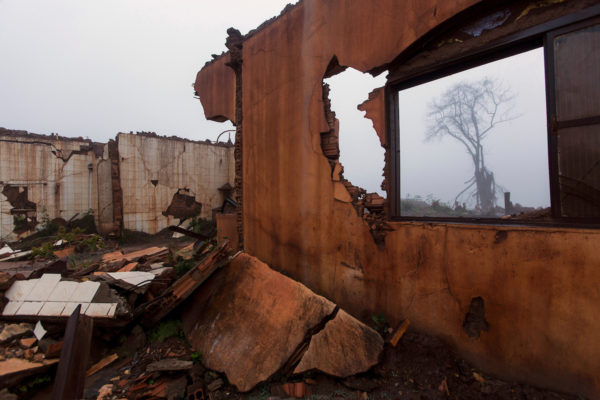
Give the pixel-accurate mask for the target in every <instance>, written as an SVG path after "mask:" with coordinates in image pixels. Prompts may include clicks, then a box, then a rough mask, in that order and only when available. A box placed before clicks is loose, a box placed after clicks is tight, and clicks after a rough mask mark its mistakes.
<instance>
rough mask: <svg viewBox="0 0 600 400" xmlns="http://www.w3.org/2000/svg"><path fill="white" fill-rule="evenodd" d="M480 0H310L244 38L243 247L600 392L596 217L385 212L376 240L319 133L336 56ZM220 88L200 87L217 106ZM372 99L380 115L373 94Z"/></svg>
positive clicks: (343, 302) (338, 298)
mask: <svg viewBox="0 0 600 400" xmlns="http://www.w3.org/2000/svg"><path fill="white" fill-rule="evenodd" d="M476 3H478V1H476V0H459V1H455V2H448V1H435V0H423V1H419V2H414V1H397V0H371V1H368V2H365V1H361V0H330V1H318V0H304V1H301V2H300V3H299V4H298V5H296V6H295V7H293V8H291V9H287V10H286V11H285V12H284V13H283V14H282V15H281V16H280V17H279V18H278V19H276V20H275V21H271V22H269V23H267V24H265V26H263V27H261V28H260V29H259V30H258V31H256V32H253V33H252V34H250V35H248V36H247V37H246V38H245V40H244V42H243V63H242V70H241V71H242V73H243V80H241V81H242V85H241V88H239V89H241V90H239V91H238V95H240V96H241V99H240V100H241V101H240V102H239V103H238V105H239V104H241V107H242V111H243V112H242V114H243V122H242V123H241V126H242V127H243V151H242V155H243V186H242V188H243V196H244V202H243V240H244V247H245V250H246V251H247V252H248V253H250V254H252V255H254V256H257V257H258V258H260V259H261V260H262V261H264V262H266V263H267V264H269V265H271V266H272V267H274V268H277V269H280V270H283V271H285V273H287V274H290V275H291V276H292V277H294V278H295V279H298V280H300V281H302V282H303V283H305V284H307V285H308V286H309V287H311V288H312V289H313V290H315V291H316V292H317V293H320V294H323V295H325V296H326V297H328V298H330V299H332V300H333V301H335V302H336V303H338V304H340V306H341V307H343V308H345V309H348V310H350V311H351V312H352V313H353V314H354V315H356V316H359V317H362V318H367V317H369V316H370V315H373V314H378V313H380V312H381V313H383V315H385V317H386V318H387V319H388V320H389V321H391V322H392V323H396V322H398V321H400V320H402V319H404V318H409V319H410V320H411V322H412V323H413V326H415V327H416V328H417V329H419V330H421V331H424V332H428V333H430V334H435V335H438V336H440V337H442V338H444V339H445V340H446V341H447V342H449V343H450V344H451V345H453V346H454V347H455V348H456V349H457V350H458V351H459V352H460V353H461V354H462V355H463V356H465V357H467V358H468V359H470V360H471V361H473V362H475V363H476V364H477V365H479V366H480V367H481V368H483V369H484V370H486V371H487V372H490V373H494V374H497V375H500V376H502V377H505V378H509V379H515V380H523V381H528V382H532V383H534V384H539V385H542V386H545V387H551V388H555V389H558V390H563V391H570V392H573V393H582V394H586V395H588V396H591V397H594V398H595V397H598V396H600V364H599V363H598V360H599V359H600V342H599V341H598V340H597V337H598V334H597V332H599V331H600V319H598V318H597V314H598V313H599V312H600V290H599V286H598V285H599V282H600V268H599V266H600V252H598V251H597V249H598V247H599V246H600V233H599V232H598V231H596V230H582V229H569V228H533V227H530V228H518V227H507V226H504V227H499V226H479V225H477V226H476V225H466V224H462V225H461V224H442V223H437V224H432V223H427V224H425V223H399V222H388V223H387V226H388V227H389V229H390V231H388V232H387V235H386V236H385V237H384V239H383V242H381V243H376V242H375V240H374V236H373V235H372V234H371V229H370V228H371V227H370V222H369V221H367V220H366V219H365V218H363V217H362V216H361V215H359V214H358V213H357V211H356V209H355V207H354V206H353V204H351V194H350V193H348V192H347V190H346V187H345V186H344V185H343V183H341V182H340V181H339V179H336V176H335V175H336V172H335V169H334V170H333V171H334V173H333V174H332V165H331V164H330V162H329V160H328V159H327V157H325V156H324V154H323V150H322V148H321V133H323V132H328V131H330V130H331V127H330V124H328V121H327V119H326V113H325V112H324V109H325V107H324V101H323V95H322V93H323V89H322V80H323V78H324V76H325V75H326V72H327V70H328V66H329V65H330V62H331V61H332V60H333V59H334V56H336V57H337V60H338V62H339V64H340V65H342V66H348V67H352V68H355V69H358V70H360V71H363V72H366V71H370V70H373V69H376V68H379V67H381V66H384V65H386V64H388V63H390V62H392V60H394V58H395V57H397V56H398V55H399V54H400V53H402V51H403V50H405V49H406V48H407V47H408V46H410V45H411V44H412V43H414V42H415V40H417V39H418V38H420V37H422V36H423V35H424V34H426V33H428V32H429V31H430V30H432V29H433V28H435V27H436V26H438V25H439V24H441V23H442V22H444V21H446V20H448V19H449V18H451V17H453V16H455V15H457V14H458V13H460V12H462V11H464V10H466V9H467V8H469V7H470V6H472V5H475V4H476ZM547 3H551V2H547ZM220 68H228V67H227V66H226V65H224V63H222V62H221V63H220V64H219V63H213V64H209V65H208V66H207V67H205V68H204V69H203V70H202V71H201V72H200V74H199V77H200V78H201V79H199V80H197V82H196V84H197V85H198V84H199V83H201V82H204V83H205V82H209V81H211V79H212V77H213V76H214V78H215V79H222V77H223V76H224V75H225V73H224V72H223V71H221V70H220ZM225 95H226V96H227V98H226V99H222V98H221V99H219V93H218V92H213V93H211V96H203V95H202V93H201V94H200V97H201V101H202V103H203V105H204V109H205V111H206V110H219V111H218V114H215V115H214V117H216V118H215V119H218V118H222V116H223V115H225V112H223V111H221V110H222V109H223V107H222V105H223V104H231V101H230V99H231V93H227V94H225ZM375 97H376V98H377V95H375ZM375 101H376V100H375ZM363 109H365V111H367V113H369V114H371V118H374V120H375V124H376V125H381V116H380V118H379V119H377V118H376V117H374V116H373V114H377V107H376V108H375V110H373V109H370V108H369V105H368V104H367V105H366V106H364V107H363ZM380 112H382V110H380ZM233 114H234V113H233V111H232V110H228V111H227V115H233ZM207 117H209V118H211V117H213V116H212V115H210V113H207ZM238 122H239V121H238ZM238 128H239V127H238ZM376 128H377V126H376ZM340 134H341V135H343V132H340ZM382 138H383V137H382ZM383 144H385V143H383Z"/></svg>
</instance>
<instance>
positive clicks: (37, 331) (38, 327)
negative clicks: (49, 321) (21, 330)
mask: <svg viewBox="0 0 600 400" xmlns="http://www.w3.org/2000/svg"><path fill="white" fill-rule="evenodd" d="M46 332H47V331H46V330H45V329H44V327H43V326H42V321H38V322H37V324H35V328H33V334H34V335H35V337H36V338H37V340H38V341H40V340H42V338H43V337H44V335H45V334H46Z"/></svg>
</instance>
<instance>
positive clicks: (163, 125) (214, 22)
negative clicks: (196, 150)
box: [0, 0, 291, 142]
mask: <svg viewBox="0 0 600 400" xmlns="http://www.w3.org/2000/svg"><path fill="white" fill-rule="evenodd" d="M289 2H291V0H252V1H245V0H219V1H207V0H175V1H167V0H52V1H46V0H0V55H1V56H0V57H1V59H2V62H0V127H4V128H8V129H19V130H27V131H30V132H35V133H42V134H49V133H51V132H55V133H59V134H60V135H62V136H67V137H73V136H82V137H89V138H90V139H93V140H96V141H102V142H106V141H107V140H108V139H110V138H114V137H115V135H116V134H117V133H118V132H129V131H134V132H135V131H154V132H157V133H158V134H161V135H177V136H180V137H186V138H190V139H195V140H199V139H205V138H210V139H213V140H214V139H215V138H216V136H217V135H218V134H219V133H220V132H221V131H223V130H225V129H229V128H231V127H232V125H231V124H230V123H223V124H220V123H216V122H210V121H206V120H205V118H204V113H203V111H202V106H201V104H200V102H199V101H198V100H196V99H194V89H193V88H192V86H191V85H192V84H193V82H194V80H195V77H196V73H197V72H198V71H199V70H200V68H202V66H203V65H204V64H205V62H206V61H209V60H210V59H211V54H220V53H221V52H222V51H225V50H226V48H225V38H226V36H227V33H226V30H227V28H229V27H232V26H233V27H235V28H237V29H239V30H240V31H241V32H242V33H247V32H248V31H249V30H251V29H253V28H256V27H257V26H259V25H260V24H261V23H262V22H263V21H264V20H266V19H269V18H271V17H273V16H275V15H278V14H279V13H280V12H281V10H282V9H283V8H284V7H285V5H286V4H287V3H289Z"/></svg>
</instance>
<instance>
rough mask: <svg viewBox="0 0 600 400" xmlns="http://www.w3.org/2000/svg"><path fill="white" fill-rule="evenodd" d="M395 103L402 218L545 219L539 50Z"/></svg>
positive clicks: (417, 89)
mask: <svg viewBox="0 0 600 400" xmlns="http://www.w3.org/2000/svg"><path fill="white" fill-rule="evenodd" d="M398 97H399V116H400V118H399V121H400V171H399V172H400V195H401V200H400V204H401V215H403V216H418V217H487V218H500V217H503V216H504V215H510V214H523V213H526V214H527V213H533V212H535V213H540V212H542V211H544V210H545V211H546V212H547V213H548V214H549V212H550V208H549V207H550V187H549V180H548V146H547V128H546V91H545V78H544V55H543V49H541V48H537V49H535V50H531V51H527V52H524V53H520V54H517V55H513V56H511V57H508V58H504V59H501V60H497V61H494V62H491V63H488V64H484V65H481V66H478V67H475V68H471V69H467V70H465V71H462V72H459V73H456V74H453V75H448V76H444V77H442V78H439V79H436V80H433V81H430V82H427V83H423V84H420V85H417V86H413V87H410V88H408V89H404V90H400V92H399V94H398Z"/></svg>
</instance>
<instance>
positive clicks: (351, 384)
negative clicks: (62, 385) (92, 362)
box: [21, 330, 583, 400]
mask: <svg viewBox="0 0 600 400" xmlns="http://www.w3.org/2000/svg"><path fill="white" fill-rule="evenodd" d="M147 334H148V332H147ZM153 335H154V336H155V335H156V331H153V332H150V333H149V334H148V336H149V337H147V338H143V337H140V336H137V337H136V335H135V334H132V335H129V336H128V337H127V338H126V339H125V340H124V341H123V343H121V345H120V347H118V348H116V350H117V351H118V352H120V353H121V354H123V355H124V356H125V354H124V353H123V351H124V350H126V351H129V352H130V354H131V351H132V349H133V348H134V347H136V346H140V349H139V350H138V351H136V352H135V353H134V355H133V356H131V355H130V356H129V357H127V356H125V359H124V360H123V361H120V362H116V363H115V364H114V365H112V366H111V367H108V368H105V369H104V370H103V371H101V372H99V373H97V374H96V375H94V376H92V377H90V378H88V380H87V382H86V390H85V398H87V399H96V398H97V396H98V390H99V389H100V388H101V387H102V386H103V385H105V384H107V383H109V384H110V383H113V388H114V389H113V391H112V396H109V397H106V398H107V399H124V398H127V399H130V398H131V399H140V398H146V399H147V398H157V397H152V396H147V395H144V393H147V390H146V389H147V388H152V387H156V386H157V385H159V384H160V382H161V381H162V380H164V379H166V380H168V381H169V382H174V381H176V380H178V379H179V380H180V381H183V382H185V383H186V385H192V384H193V383H194V382H195V383H196V385H199V387H202V386H204V387H205V388H206V386H207V385H210V384H211V383H213V382H214V381H215V380H218V379H221V380H223V386H222V387H220V388H219V389H217V390H215V391H213V392H210V391H208V390H206V389H205V391H204V393H205V398H206V399H207V400H208V399H210V400H242V399H243V400H246V399H249V400H268V399H270V400H275V399H277V398H289V396H288V395H287V394H286V393H285V392H284V391H283V390H282V385H283V384H284V383H286V382H305V391H306V394H305V398H308V399H311V400H336V399H340V400H341V399H356V400H370V399H373V400H376V399H377V400H379V399H381V400H393V399H410V400H433V399H461V400H469V399H524V400H525V399H527V400H546V399H547V400H558V399H565V400H567V399H568V400H581V399H583V397H581V396H572V395H566V394H560V393H556V392H552V391H548V390H543V389H539V388H535V387H532V386H529V385H524V384H519V383H514V382H505V381H502V380H499V379H495V378H494V377H491V376H488V375H486V374H484V373H482V372H481V371H480V370H478V369H476V368H474V367H473V366H471V365H469V364H468V363H467V362H465V361H464V360H462V359H460V358H459V357H457V356H456V355H455V354H454V353H453V351H452V350H451V349H450V348H449V347H448V346H446V345H444V344H443V343H442V342H441V341H440V340H438V339H435V338H433V337H429V336H426V335H423V334H419V333H416V332H413V331H410V330H409V331H408V332H407V333H406V334H405V335H404V337H403V338H402V339H401V341H400V342H399V344H398V345H397V347H396V348H393V347H391V346H390V345H386V348H385V351H384V354H383V360H382V362H381V363H380V364H379V365H377V366H376V367H374V368H373V369H372V370H371V371H369V372H367V373H365V374H362V375H359V376H355V377H351V378H347V379H334V378H332V377H328V376H326V375H324V374H320V373H307V374H304V375H303V376H301V377H296V378H291V379H289V380H285V379H281V380H280V381H273V382H265V383H263V384H261V385H259V386H258V387H256V388H255V389H254V390H252V391H251V392H249V393H239V392H238V391H237V390H236V389H235V387H233V386H232V385H228V384H227V380H226V378H225V376H224V375H223V374H219V373H217V372H215V371H209V370H207V369H205V368H204V367H203V366H202V365H201V363H200V362H199V361H200V359H201V356H200V355H198V354H197V353H194V352H193V350H192V349H190V348H189V345H188V344H187V342H186V340H185V338H183V337H181V335H174V336H172V337H169V338H167V339H165V340H163V341H160V339H158V340H157V339H156V337H153ZM136 341H137V343H136ZM144 341H146V342H147V344H146V345H143V346H142V343H143V342H144ZM99 356H100V354H96V357H99ZM167 356H171V357H173V356H177V358H179V359H184V360H192V361H194V366H193V368H192V369H191V370H190V371H187V372H173V373H167V372H165V373H154V374H150V375H146V376H145V378H142V379H140V378H139V377H140V376H142V375H143V374H144V371H145V369H146V367H147V366H148V365H149V364H150V363H151V362H153V361H156V360H159V359H162V358H164V357H167ZM182 378H183V379H182ZM132 385H133V386H132ZM135 385H138V387H144V389H142V390H139V389H138V390H137V391H131V388H132V387H133V388H135ZM50 392H51V386H48V387H46V388H45V389H42V390H41V391H38V392H37V393H35V395H33V393H30V394H28V395H25V394H22V396H21V398H33V399H47V398H49V394H50ZM174 398H186V399H193V398H194V397H193V395H191V396H190V394H189V393H188V395H187V396H185V397H184V394H183V392H182V393H181V394H180V397H174Z"/></svg>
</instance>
